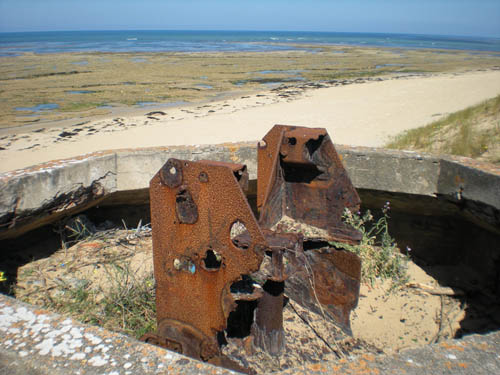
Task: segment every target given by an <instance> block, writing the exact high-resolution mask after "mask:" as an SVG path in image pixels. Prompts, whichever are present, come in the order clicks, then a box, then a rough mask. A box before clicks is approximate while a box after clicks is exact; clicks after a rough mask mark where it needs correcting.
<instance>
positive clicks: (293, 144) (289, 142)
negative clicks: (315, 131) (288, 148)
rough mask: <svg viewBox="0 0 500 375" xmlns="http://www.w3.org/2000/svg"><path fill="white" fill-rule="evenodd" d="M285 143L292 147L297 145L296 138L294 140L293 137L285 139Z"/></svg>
mask: <svg viewBox="0 0 500 375" xmlns="http://www.w3.org/2000/svg"><path fill="white" fill-rule="evenodd" d="M287 141H288V144H289V145H292V146H295V145H296V144H297V138H295V137H290V138H288V139H287Z"/></svg>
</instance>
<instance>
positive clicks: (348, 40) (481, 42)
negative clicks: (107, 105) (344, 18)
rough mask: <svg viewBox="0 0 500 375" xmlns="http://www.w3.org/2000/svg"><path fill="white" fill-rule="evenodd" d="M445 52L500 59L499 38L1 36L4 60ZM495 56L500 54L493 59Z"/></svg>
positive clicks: (135, 33) (196, 33) (128, 33)
mask: <svg viewBox="0 0 500 375" xmlns="http://www.w3.org/2000/svg"><path fill="white" fill-rule="evenodd" d="M301 44H302V45H307V44H310V45H319V46H320V45H339V46H366V47H389V48H404V49H443V50H466V51H478V52H493V53H500V38H492V37H472V36H445V35H421V34H390V33H356V32H310V31H304V32H300V31H200V30H114V31H44V32H2V33H0V56H16V55H20V54H23V53H37V54H47V53H64V52H144V53H147V52H265V51H280V50H300V49H304V47H301V46H299V45H301ZM495 55H496V54H495Z"/></svg>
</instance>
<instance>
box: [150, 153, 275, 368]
mask: <svg viewBox="0 0 500 375" xmlns="http://www.w3.org/2000/svg"><path fill="white" fill-rule="evenodd" d="M237 177H238V178H239V181H238V179H237ZM245 181H248V174H247V172H246V167H245V166H243V165H234V164H226V163H214V162H207V161H205V162H190V161H183V160H178V159H170V160H168V161H167V163H166V164H165V165H164V166H163V167H162V168H161V170H160V171H159V172H158V173H157V174H156V175H155V176H154V177H153V179H152V180H151V183H150V196H151V225H152V228H153V248H154V254H153V262H154V273H155V279H156V285H157V287H156V306H157V321H158V333H157V336H159V337H160V338H161V340H159V341H161V342H163V341H164V339H165V338H166V339H167V343H166V345H167V346H168V347H170V348H172V349H175V350H177V351H180V352H181V353H184V354H187V355H190V356H192V357H195V358H201V359H203V360H209V359H211V358H213V357H216V356H218V355H219V347H218V344H217V340H216V335H217V333H218V332H220V331H223V330H224V329H225V327H226V321H227V318H228V316H229V313H230V312H231V311H232V310H233V309H234V307H235V302H234V299H233V297H232V295H231V292H230V286H231V284H232V283H234V282H235V281H237V280H238V279H239V278H241V276H242V275H245V274H250V273H252V272H255V271H257V270H258V269H259V267H260V264H261V263H262V258H263V256H264V253H265V250H266V247H267V245H266V240H265V238H264V235H263V233H262V231H261V230H260V227H259V225H258V224H257V221H256V220H255V217H254V215H253V213H252V211H251V209H250V207H249V205H248V203H247V200H246V198H245V195H244V194H243V191H242V189H241V185H240V183H241V184H242V185H245V184H246V182H245ZM238 231H240V232H244V233H246V234H247V236H248V238H249V241H248V242H247V243H245V245H244V246H243V245H238V244H237V243H235V242H233V241H232V237H233V238H234V237H236V236H237V234H238ZM232 232H235V233H232ZM162 340H163V341H162Z"/></svg>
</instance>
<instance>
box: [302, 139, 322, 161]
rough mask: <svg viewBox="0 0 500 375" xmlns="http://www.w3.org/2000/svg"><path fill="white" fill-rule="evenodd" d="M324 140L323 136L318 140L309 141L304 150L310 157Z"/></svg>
mask: <svg viewBox="0 0 500 375" xmlns="http://www.w3.org/2000/svg"><path fill="white" fill-rule="evenodd" d="M324 138H325V136H324V135H320V136H319V137H318V139H310V140H308V141H307V142H306V149H307V151H308V152H309V155H310V156H311V157H312V156H313V154H314V153H315V152H316V151H317V150H318V149H319V148H320V146H321V144H322V143H323V139H324Z"/></svg>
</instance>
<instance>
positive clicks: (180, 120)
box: [0, 70, 500, 172]
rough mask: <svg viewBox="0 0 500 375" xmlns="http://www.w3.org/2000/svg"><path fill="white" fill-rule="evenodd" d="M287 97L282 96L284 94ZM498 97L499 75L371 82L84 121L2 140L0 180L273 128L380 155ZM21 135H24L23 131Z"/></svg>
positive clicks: (250, 136)
mask: <svg viewBox="0 0 500 375" xmlns="http://www.w3.org/2000/svg"><path fill="white" fill-rule="evenodd" d="M285 92H286V91H285ZM498 94H500V70H493V71H484V72H483V71H481V72H470V73H461V74H438V75H430V76H418V77H399V78H395V77H393V78H390V79H384V80H380V81H379V80H370V81H364V82H363V83H354V84H349V85H337V86H336V87H328V88H320V89H308V90H303V91H301V92H300V93H299V94H296V95H293V94H292V95H284V91H283V90H282V91H275V92H273V91H267V92H262V93H259V94H253V95H248V96H243V97H239V98H238V97H237V98H233V99H227V100H221V101H218V102H210V103H204V104H193V105H189V106H183V107H178V108H171V107H169V108H164V109H160V110H157V109H155V110H154V111H151V110H148V109H147V108H145V109H142V110H141V112H140V113H136V114H133V115H130V114H127V115H126V116H120V117H117V116H114V117H111V118H107V119H106V118H105V119H95V120H90V121H83V123H82V124H80V126H73V127H68V128H65V129H61V128H57V127H54V126H50V124H45V125H43V124H40V125H39V127H40V128H42V127H44V126H45V128H43V129H40V128H39V129H35V130H34V131H33V130H30V131H29V132H27V133H26V132H25V133H20V132H21V129H19V132H17V133H16V134H15V135H14V134H12V130H11V134H10V135H8V136H3V137H1V138H2V140H1V142H3V143H1V144H0V146H1V148H2V150H0V172H5V171H10V170H14V169H19V168H24V167H27V166H31V165H35V164H38V163H42V162H45V161H49V160H54V159H61V158H69V157H73V156H76V155H81V154H85V153H88V152H93V151H99V150H108V149H119V148H135V147H151V146H169V145H171V146H174V145H197V144H217V143H226V142H241V141H254V140H255V141H257V140H259V139H260V138H261V137H262V136H263V135H264V134H266V132H267V131H268V130H269V129H270V128H271V127H272V126H273V125H274V124H289V125H303V126H310V127H324V128H326V129H327V130H328V132H329V134H330V136H331V137H332V139H333V142H334V143H337V144H349V145H358V146H374V147H380V146H382V145H384V144H385V143H386V142H387V141H388V140H389V138H390V137H391V136H394V135H396V134H398V133H400V132H402V131H404V130H407V129H412V128H416V127H420V126H423V125H426V124H427V123H429V122H431V121H434V120H437V119H439V118H441V117H443V116H445V115H446V114H449V113H452V112H455V111H458V110H461V109H463V108H466V107H468V106H471V105H474V104H477V103H479V102H481V101H483V100H486V99H488V98H491V97H494V96H496V95H498ZM25 131H26V130H25Z"/></svg>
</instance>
